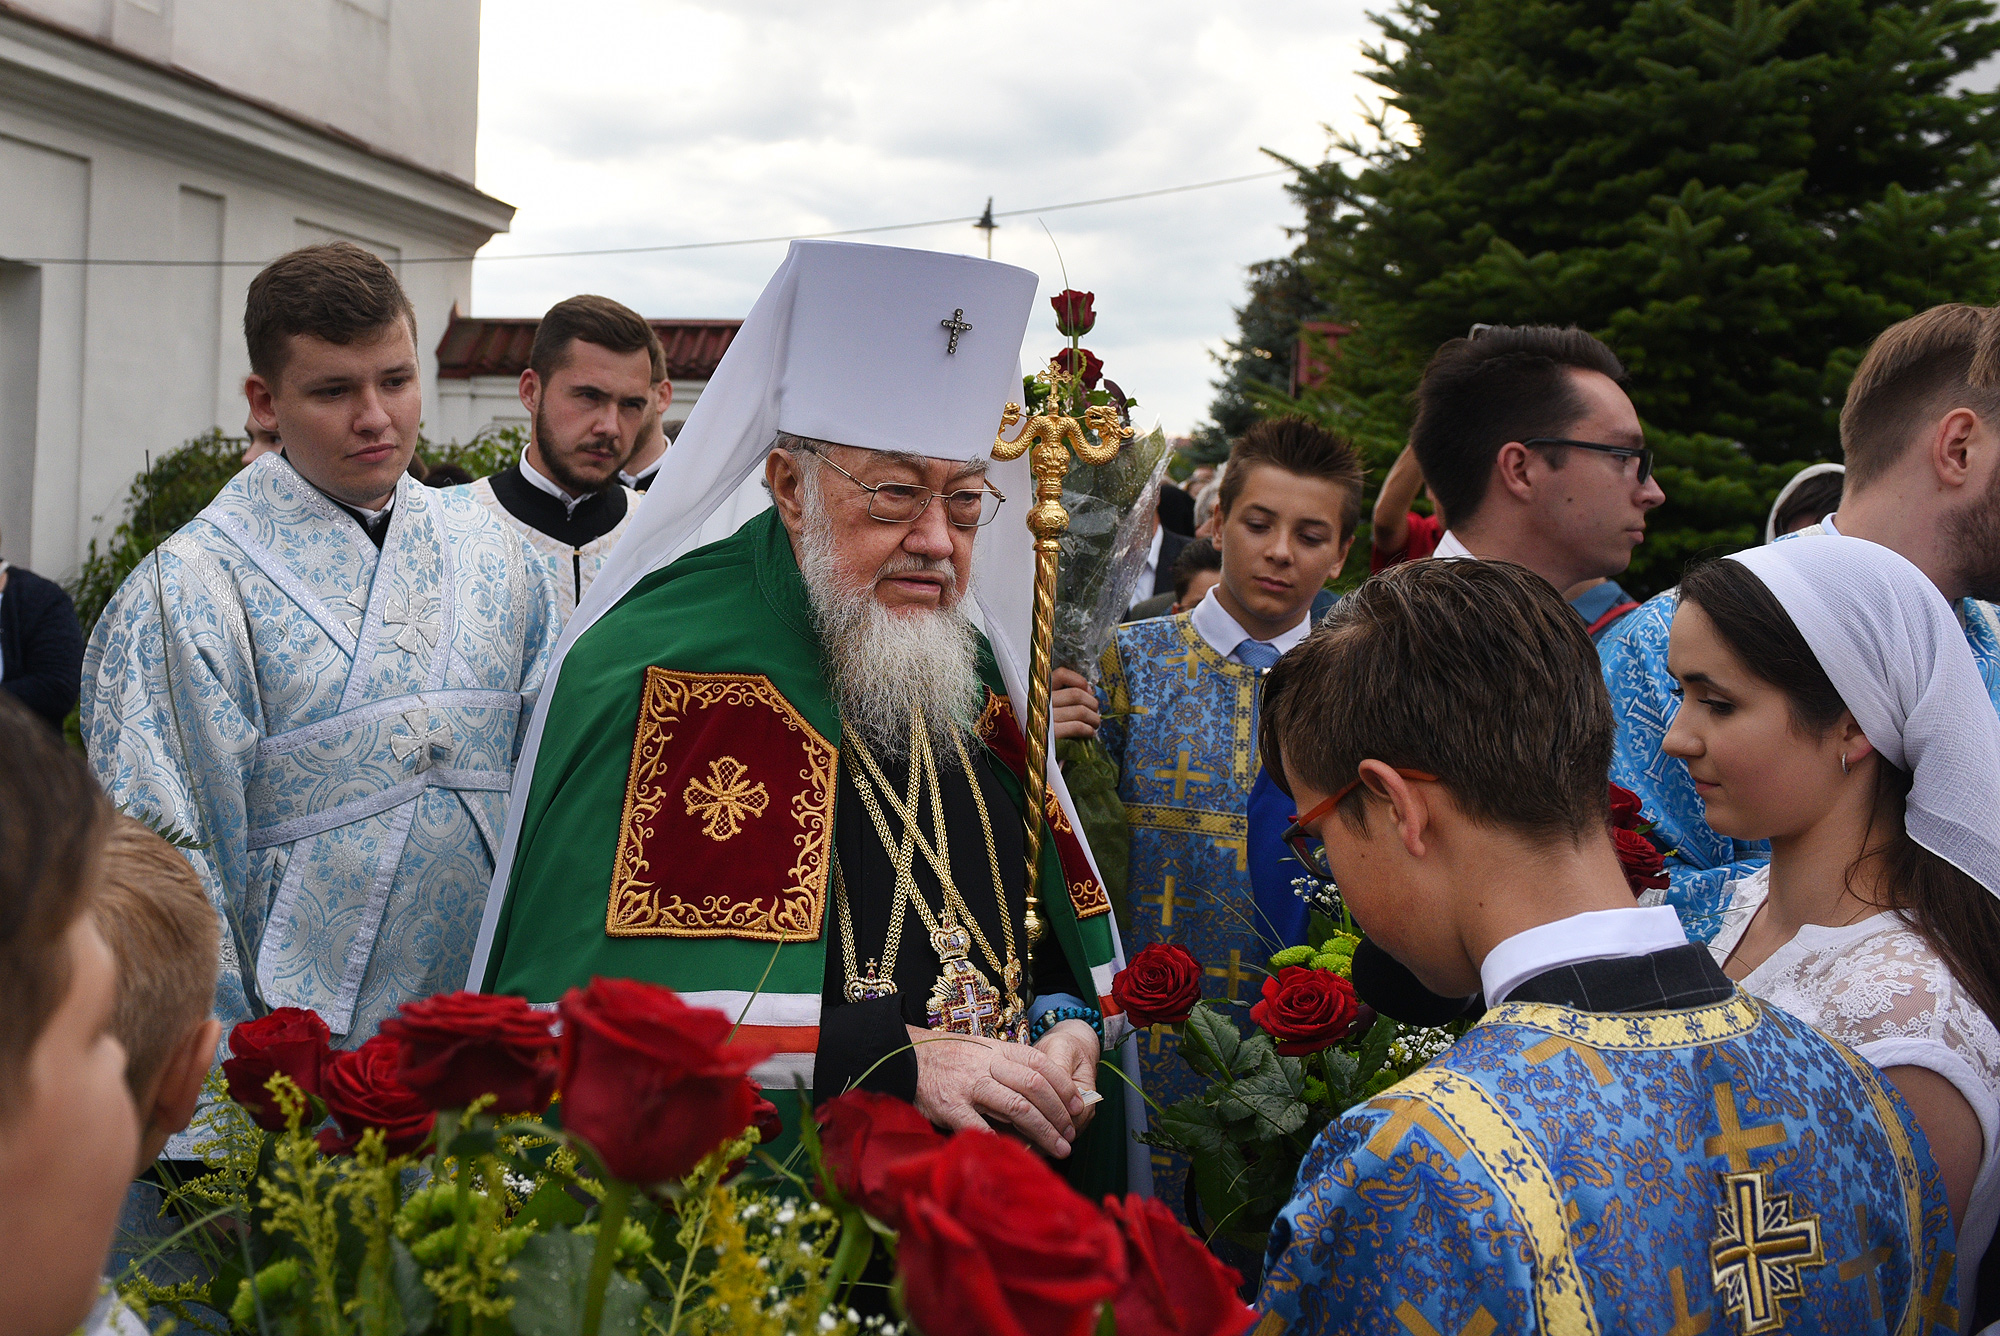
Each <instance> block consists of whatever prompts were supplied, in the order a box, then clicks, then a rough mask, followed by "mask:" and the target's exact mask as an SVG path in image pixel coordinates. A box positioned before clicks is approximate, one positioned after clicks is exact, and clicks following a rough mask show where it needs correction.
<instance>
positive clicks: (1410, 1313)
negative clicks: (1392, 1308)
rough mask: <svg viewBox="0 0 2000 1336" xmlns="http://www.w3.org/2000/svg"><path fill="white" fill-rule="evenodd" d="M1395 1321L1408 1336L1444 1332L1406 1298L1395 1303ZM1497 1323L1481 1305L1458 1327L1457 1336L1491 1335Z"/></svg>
mask: <svg viewBox="0 0 2000 1336" xmlns="http://www.w3.org/2000/svg"><path fill="white" fill-rule="evenodd" d="M1396 1321H1398V1322H1400V1323H1402V1324H1403V1330H1405V1331H1407V1332H1409V1333H1410V1336H1444V1333H1443V1332H1441V1331H1439V1330H1438V1329H1437V1328H1436V1327H1433V1326H1432V1325H1431V1321H1430V1319H1429V1318H1427V1317H1425V1316H1424V1315H1423V1313H1421V1312H1420V1311H1418V1309H1417V1306H1416V1305H1415V1304H1413V1303H1411V1302H1410V1301H1409V1300H1408V1299H1405V1300H1403V1302H1402V1303H1400V1304H1398V1305H1397V1307H1396ZM1499 1325H1500V1323H1499V1321H1498V1320H1497V1319H1496V1318H1494V1316H1493V1314H1491V1313H1489V1312H1487V1311H1486V1308H1485V1306H1484V1305H1481V1306H1480V1307H1478V1308H1475V1309H1473V1310H1472V1316H1471V1317H1469V1318H1467V1319H1466V1320H1465V1325H1464V1326H1462V1327H1460V1328H1459V1329H1458V1336H1493V1332H1494V1330H1495V1329H1496V1328H1498V1327H1499Z"/></svg>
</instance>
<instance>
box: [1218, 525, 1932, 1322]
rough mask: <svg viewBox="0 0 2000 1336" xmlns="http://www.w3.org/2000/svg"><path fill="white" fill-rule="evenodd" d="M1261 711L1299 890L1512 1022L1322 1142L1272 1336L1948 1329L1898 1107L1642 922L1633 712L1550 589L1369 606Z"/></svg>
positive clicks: (1490, 1016)
mask: <svg viewBox="0 0 2000 1336" xmlns="http://www.w3.org/2000/svg"><path fill="white" fill-rule="evenodd" d="M1264 708H1265V715H1264V723H1263V734H1262V737H1261V746H1262V748H1263V751H1264V754H1265V765H1266V768H1267V770H1269V771H1272V772H1275V773H1282V775H1283V777H1284V779H1285V781H1286V783H1287V785H1288V787H1289V789H1290V792H1291V794H1292V797H1293V799H1294V800H1295V801H1296V802H1297V804H1298V806H1299V808H1300V811H1301V815H1300V817H1299V818H1298V821H1297V823H1296V828H1295V832H1294V834H1293V838H1294V839H1295V840H1296V842H1297V848H1298V852H1299V854H1300V857H1301V859H1302V860H1304V861H1306V862H1308V863H1309V865H1311V866H1312V867H1313V870H1314V873H1315V875H1318V876H1320V877H1321V878H1322V879H1323V880H1326V881H1333V880H1335V879H1337V880H1338V883H1339V887H1340V892H1341V894H1342V896H1343V897H1344V899H1345V901H1346V905H1347V908H1348V910H1349V911H1350V912H1351V913H1352V914H1353V915H1354V917H1355V919H1356V921H1357V922H1359V923H1360V924H1362V926H1363V927H1364V928H1366V929H1367V931H1368V933H1369V934H1370V937H1371V939H1372V940H1373V941H1375V942H1376V943H1378V944H1379V945H1381V946H1382V947H1383V948H1385V949H1386V950H1388V951H1389V952H1390V953H1391V954H1392V955H1394V956H1395V957H1396V958H1397V959H1398V960H1400V961H1401V962H1402V963H1403V964H1404V965H1406V966H1408V967H1409V968H1410V969H1411V970H1412V971H1413V972H1414V973H1415V974H1416V976H1417V977H1418V978H1419V979H1420V980H1422V982H1423V983H1424V984H1425V985H1426V986H1427V987H1429V988H1430V989H1431V990H1432V991H1433V992H1436V993H1439V994H1443V995H1448V996H1464V995H1467V994H1470V993H1473V992H1475V991H1483V992H1484V994H1485V996H1486V1000H1487V1003H1488V1005H1489V1007H1490V1008H1491V1009H1490V1010H1489V1011H1488V1012H1487V1013H1486V1015H1485V1017H1484V1018H1483V1019H1482V1020H1481V1021H1480V1022H1479V1023H1478V1024H1477V1025H1475V1026H1474V1027H1473V1029H1472V1030H1471V1031H1470V1032H1469V1033H1467V1034H1466V1035H1465V1036H1464V1037H1463V1038H1461V1039H1459V1040H1458V1041H1457V1042H1456V1043H1455V1044H1453V1045H1452V1047H1451V1048H1449V1049H1447V1050H1446V1051H1445V1052H1444V1053H1443V1054H1442V1055H1440V1056H1439V1057H1438V1058H1437V1059H1435V1060H1434V1061H1432V1062H1431V1063H1430V1065H1429V1066H1427V1067H1425V1068H1424V1069H1423V1070H1421V1071H1419V1072H1417V1073H1416V1074H1414V1075H1412V1076H1411V1077H1409V1078H1407V1079H1406V1080H1404V1081H1402V1082H1400V1083H1399V1084H1397V1085H1395V1086H1392V1087H1390V1088H1389V1089H1388V1090H1386V1091H1384V1092H1383V1093H1382V1094H1381V1095H1380V1096H1379V1097H1377V1098H1375V1099H1371V1100H1369V1101H1367V1102H1366V1103H1364V1104H1361V1105H1359V1106H1357V1107H1355V1108H1353V1109H1350V1110H1349V1111H1348V1112H1347V1113H1346V1114H1345V1115H1343V1116H1342V1117H1341V1118H1340V1119H1339V1120H1338V1121H1336V1122H1335V1123H1333V1124H1332V1125H1331V1126H1329V1127H1328V1128H1327V1129H1326V1130H1325V1131H1324V1132H1322V1133H1321V1134H1320V1135H1319V1137H1318V1138H1317V1139H1316V1140H1315V1142H1314V1143H1313V1146H1312V1149H1311V1150H1310V1151H1309V1152H1308V1154H1307V1156H1306V1158H1305V1161H1304V1163H1303V1164H1302V1165H1301V1167H1300V1170H1299V1178H1298V1185H1297V1188H1296V1191H1295V1193H1294V1195H1293V1197H1292V1200H1291V1202H1290V1203H1289V1204H1287V1205H1286V1206H1285V1208H1284V1209H1283V1210H1282V1211H1281V1212H1279V1216H1278V1221H1277V1224H1276V1225H1275V1227H1274V1228H1273V1231H1272V1236H1271V1242H1270V1247H1269V1252H1268V1255H1267V1265H1266V1270H1265V1275H1264V1280H1263V1288H1262V1292H1261V1295H1260V1299H1259V1307H1260V1308H1261V1309H1262V1311H1263V1313H1264V1317H1263V1320H1262V1321H1261V1323H1260V1324H1259V1325H1258V1326H1257V1327H1256V1328H1255V1330H1256V1332H1257V1333H1258V1336H1277V1334H1278V1333H1281V1332H1292V1333H1311V1332H1327V1333H1332V1332H1340V1333H1344V1334H1345V1333H1360V1334H1363V1336H1366V1334H1368V1333H1381V1334H1382V1336H1388V1334H1389V1333H1396V1334H1397V1336H1405V1334H1406V1333H1409V1332H1480V1333H1490V1332H1496V1331H1498V1332H1529V1331H1535V1332H1556V1331H1577V1332H1583V1331H1589V1332H1603V1333H1632V1334H1633V1336H1637V1334H1638V1333H1659V1332H1672V1333H1677V1334H1679V1336H1692V1334H1693V1333H1702V1332H1706V1333H1711V1336H1722V1334H1723V1333H1730V1332H1745V1333H1748V1332H1775V1331H1792V1332H1813V1333H1831V1332H1840V1333H1863V1332H1882V1333H1888V1332H1931V1331H1945V1332H1952V1331H1956V1330H1957V1329H1958V1315H1957V1312H1956V1306H1957V1302H1958V1301H1957V1297H1956V1277H1955V1276H1954V1261H1953V1248H1954V1243H1953V1238H1952V1233H1951V1223H1950V1219H1949V1216H1948V1213H1947V1208H1946V1203H1945V1195H1944V1190H1943V1185H1942V1182H1941V1180H1940V1178H1939V1175H1938V1172H1937V1167H1936V1165H1935V1164H1934V1163H1933V1162H1932V1160H1931V1158H1930V1154H1929V1152H1928V1150H1927V1149H1926V1148H1925V1143H1924V1141H1923V1138H1922V1136H1921V1135H1920V1134H1919V1131H1918V1128H1917V1124H1916V1122H1915V1120H1914V1118H1913V1117H1912V1116H1911V1114H1910V1111H1909V1108H1908V1107H1907V1106H1906V1105H1905V1104H1904V1103H1903V1101H1902V1100H1901V1098H1900V1097H1899V1096H1898V1095H1897V1094H1896V1093H1895V1090H1894V1089H1893V1088H1892V1087H1891V1086H1890V1085H1889V1084H1888V1083H1887V1081H1886V1080H1885V1079H1884V1078H1883V1077H1882V1076H1881V1074H1880V1073H1879V1072H1877V1071H1876V1070H1875V1069H1874V1068H1873V1067H1871V1066H1869V1064H1868V1063H1866V1062H1865V1061H1863V1060H1862V1059H1860V1058H1858V1057H1856V1056H1855V1055H1854V1054H1853V1053H1852V1052H1850V1051H1849V1050H1847V1049H1845V1048H1842V1047H1841V1046H1840V1045H1838V1044H1837V1043H1835V1042H1834V1041H1832V1040H1830V1039H1828V1038H1826V1037H1824V1036H1822V1035H1820V1034H1818V1033H1817V1032H1815V1031H1813V1030H1812V1029H1811V1028H1810V1027H1808V1026H1806V1025H1804V1024H1802V1023H1800V1022H1799V1021H1797V1020H1794V1019H1792V1018H1790V1017H1787V1016H1786V1015H1785V1014H1784V1013H1782V1012H1779V1011H1776V1010H1774V1009H1772V1008H1770V1007H1768V1006H1766V1005H1765V1004H1763V1003H1761V1002H1759V1001H1757V1000H1756V999H1755V998H1752V997H1750V996H1749V995H1748V994H1745V993H1742V992H1739V991H1738V990H1737V989H1736V987H1735V985H1733V984H1732V983H1731V982H1730V981H1729V979H1728V978H1727V977H1726V976H1725V975H1724V974H1723V973H1722V971H1721V969H1720V968H1719V967H1718V966H1717V965H1716V964H1715V962H1714V960H1713V959H1712V958H1711V957H1710V955H1709V953H1708V951H1707V949H1706V948H1705V947H1702V946H1699V945H1694V944H1691V943H1689V942H1688V940H1687V938H1686V936H1685V934H1684V933H1683V932H1682V930H1681V928H1680V924H1679V921H1678V919H1677V918H1676V917H1675V915H1674V913H1673V911H1672V910H1671V909H1668V908H1666V907H1664V906H1657V907H1653V908H1640V907H1637V906H1635V905H1634V904H1633V903H1632V895H1631V892H1630V890H1629V889H1628V888H1627V886H1626V883H1625V878H1624V874H1623V873H1622V872H1621V871H1620V870H1619V865H1618V857H1617V854H1616V852H1615V851H1614V849H1613V846H1612V842H1611V839H1610V835H1609V830H1608V826H1609V810H1608V803H1607V796H1606V785H1605V781H1604V772H1605V767H1606V765H1607V764H1608V763H1609V760H1610V754H1611V731H1612V723H1611V709H1610V702H1609V700H1608V698H1607V696H1606V693H1605V689H1604V684H1603V680H1602V678H1601V677H1600V676H1599V674H1598V672H1597V661H1596V656H1595V654H1594V652H1593V650H1592V647H1591V644H1590V641H1589V639H1588V637H1587V636H1586V635H1585V633H1584V628H1583V626H1582V624H1581V623H1579V622H1578V620H1577V618H1576V616H1575V614H1574V613H1573V612H1572V611H1571V610H1570V609H1569V607H1568V606H1567V605H1566V604H1565V603H1564V602H1563V600H1562V598H1561V596H1560V595H1559V594H1558V593H1557V592H1556V591H1555V589H1554V588H1553V587H1551V586H1550V585H1549V584H1548V583H1547V582H1546V580H1544V579H1543V578H1541V577H1539V576H1537V575H1535V574H1534V573H1532V572H1530V571H1528V570H1527V569H1525V568H1523V567H1520V566H1515V565H1512V564H1510V563H1504V562H1470V561H1456V562H1440V561H1425V562H1415V563H1412V564H1410V565H1408V566H1403V567H1398V568H1397V569H1395V570H1393V571H1390V572H1388V573H1387V574H1384V575H1381V576H1377V577H1376V578H1375V579H1373V580H1371V581H1369V582H1368V583H1367V584H1365V585H1363V586H1362V587H1361V588H1360V589H1359V590H1358V591H1356V592H1355V593H1354V594H1352V595H1350V596H1349V597H1348V598H1347V600H1345V601H1344V602H1343V603H1342V604H1341V605H1340V606H1339V607H1337V608H1336V609H1335V610H1334V612H1333V613H1332V614H1331V615H1330V616H1329V617H1328V619H1327V621H1326V622H1325V624H1323V625H1322V627H1321V628H1320V630H1319V631H1318V632H1317V633H1316V634H1315V635H1313V636H1312V637H1311V638H1310V639H1309V640H1308V641H1307V642H1306V643H1305V644H1304V645H1303V646H1301V647H1300V648H1299V649H1298V650H1296V651H1294V652H1293V653H1292V654H1291V655H1288V656H1287V657H1286V659H1285V661H1284V662H1283V663H1282V664H1280V665H1279V667H1278V668H1277V669H1276V670H1275V671H1274V672H1273V673H1272V675H1271V678H1270V681H1269V683H1268V685H1267V687H1266V691H1265V705H1264ZM1311 841H1321V842H1322V843H1321V844H1320V847H1318V848H1314V847H1313V845H1312V843H1311Z"/></svg>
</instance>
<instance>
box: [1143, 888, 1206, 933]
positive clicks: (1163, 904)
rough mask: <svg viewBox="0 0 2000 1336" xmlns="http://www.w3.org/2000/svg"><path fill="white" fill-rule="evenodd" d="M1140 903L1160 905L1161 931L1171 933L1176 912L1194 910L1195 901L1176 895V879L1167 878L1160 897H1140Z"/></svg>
mask: <svg viewBox="0 0 2000 1336" xmlns="http://www.w3.org/2000/svg"><path fill="white" fill-rule="evenodd" d="M1139 903H1140V904H1142V905H1158V906H1159V907H1160V929H1161V931H1163V932H1165V931H1170V930H1171V929H1172V928H1173V926H1174V911H1175V910H1176V909H1193V908H1194V901H1193V900H1191V899H1189V898H1188V897H1187V896H1185V895H1175V894H1174V879H1173V878H1172V877H1168V878H1166V880H1165V883H1164V884H1163V885H1162V887H1161V889H1160V893H1159V894H1158V895H1142V896H1140V897H1139Z"/></svg>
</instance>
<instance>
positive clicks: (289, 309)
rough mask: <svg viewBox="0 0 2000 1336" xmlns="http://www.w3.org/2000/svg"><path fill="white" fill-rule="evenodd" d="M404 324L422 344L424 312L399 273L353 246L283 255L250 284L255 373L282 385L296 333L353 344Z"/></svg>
mask: <svg viewBox="0 0 2000 1336" xmlns="http://www.w3.org/2000/svg"><path fill="white" fill-rule="evenodd" d="M397 320H405V321H408V322H409V326H410V342H411V344H412V345H414V344H415V343H416V341H417V311H416V308H415V307H413V306H411V305H410V298H409V295H408V294H407V293H405V292H404V291H403V285H402V284H401V283H399V282H397V281H396V275H395V273H394V271H392V270H391V269H390V268H389V266H388V265H386V264H384V263H383V262H382V259H381V257H380V256H377V255H375V254H374V253H373V252H371V251H366V250H363V249H362V248H361V247H359V246H357V245H355V244H354V243H353V242H351V241H328V242H323V243H321V244H320V245H316V246H301V247H300V248H299V249H297V250H295V251H292V252H291V253H290V254H287V255H280V256H279V257H278V258H277V259H275V260H273V261H271V263H269V264H267V265H265V266H264V268H263V269H262V270H261V271H259V272H258V274H257V277H255V278H253V279H251V280H250V292H249V295H248V296H247V297H246V298H245V300H244V303H243V341H244V343H246V344H247V345H249V349H250V369H251V370H252V371H254V372H256V373H257V374H258V375H260V376H262V377H263V378H264V379H265V380H266V381H267V382H269V383H270V384H272V385H276V384H277V383H278V377H279V375H280V374H282V373H283V371H284V369H285V356H286V353H287V352H288V351H289V349H288V346H287V340H289V339H290V338H291V337H292V336H293V335H294V334H310V335H312V336H313V337H315V338H321V339H325V340H326V341H327V342H328V343H339V344H348V343H353V342H355V341H356V340H359V339H366V338H371V337H372V336H374V335H376V334H377V333H379V332H380V331H381V330H382V328H383V326H385V325H389V324H393V323H394V322H395V321H397Z"/></svg>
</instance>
